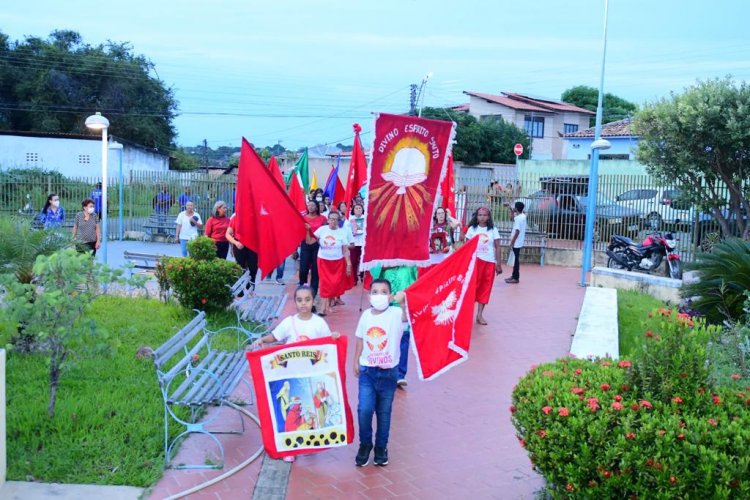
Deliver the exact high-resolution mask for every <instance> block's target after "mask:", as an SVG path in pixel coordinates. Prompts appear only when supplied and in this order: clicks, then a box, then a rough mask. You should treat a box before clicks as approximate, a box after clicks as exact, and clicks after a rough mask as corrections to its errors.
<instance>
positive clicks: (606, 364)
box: [601, 361, 612, 368]
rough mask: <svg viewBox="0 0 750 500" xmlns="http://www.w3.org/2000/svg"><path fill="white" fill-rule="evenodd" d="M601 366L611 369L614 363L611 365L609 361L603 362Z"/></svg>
mask: <svg viewBox="0 0 750 500" xmlns="http://www.w3.org/2000/svg"><path fill="white" fill-rule="evenodd" d="M601 365H602V366H606V367H607V368H609V367H610V366H612V363H610V362H609V361H602V363H601Z"/></svg>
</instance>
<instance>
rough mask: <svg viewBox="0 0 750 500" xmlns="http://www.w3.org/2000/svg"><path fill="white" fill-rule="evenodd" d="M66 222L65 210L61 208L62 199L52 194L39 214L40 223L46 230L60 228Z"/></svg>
mask: <svg viewBox="0 0 750 500" xmlns="http://www.w3.org/2000/svg"><path fill="white" fill-rule="evenodd" d="M64 222H65V209H64V208H63V207H61V206H60V197H59V196H57V195H56V194H54V193H52V194H51V195H49V196H47V202H46V203H45V204H44V208H43V209H42V212H41V213H40V214H39V223H40V224H41V225H42V227H43V228H44V229H51V228H53V227H60V226H62V225H63V223H64Z"/></svg>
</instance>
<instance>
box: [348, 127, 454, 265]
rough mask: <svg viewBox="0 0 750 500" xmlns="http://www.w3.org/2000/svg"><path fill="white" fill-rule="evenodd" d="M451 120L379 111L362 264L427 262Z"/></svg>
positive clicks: (447, 152)
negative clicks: (381, 112) (429, 118)
mask: <svg viewBox="0 0 750 500" xmlns="http://www.w3.org/2000/svg"><path fill="white" fill-rule="evenodd" d="M455 125H456V124H455V123H453V122H449V121H442V120H428V119H425V118H418V117H416V116H402V115H388V114H379V115H378V116H377V117H376V119H375V140H374V143H373V147H372V156H371V160H370V165H369V170H368V176H367V178H368V179H369V191H368V195H367V202H366V203H367V205H366V208H365V213H366V224H365V227H366V230H365V242H364V246H363V248H362V268H363V269H365V270H367V269H371V268H372V267H373V266H375V265H377V264H381V265H383V266H387V267H392V266H403V265H416V266H427V265H429V263H430V225H431V222H432V214H433V213H434V212H435V209H436V208H437V203H438V194H439V188H440V182H441V181H442V179H443V176H444V175H445V171H446V166H447V163H448V157H449V156H450V154H451V148H452V143H453V138H454V136H455Z"/></svg>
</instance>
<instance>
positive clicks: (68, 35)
mask: <svg viewBox="0 0 750 500" xmlns="http://www.w3.org/2000/svg"><path fill="white" fill-rule="evenodd" d="M153 69H154V65H153V63H151V62H150V61H149V60H147V59H146V58H145V57H144V56H141V55H135V54H133V52H132V48H131V46H130V45H129V44H128V43H116V42H107V43H106V44H103V45H97V46H91V45H88V44H85V43H83V40H82V38H81V36H80V35H79V34H78V33H76V32H75V31H53V32H52V33H51V34H50V36H49V38H48V39H47V40H42V39H41V38H37V37H27V38H26V39H25V40H23V41H21V42H19V41H17V42H14V43H10V42H9V40H8V37H7V36H6V35H4V34H2V33H0V128H4V129H11V130H35V131H43V132H68V133H85V132H87V130H86V127H85V125H84V121H85V119H86V116H88V115H90V114H92V113H93V112H94V111H101V112H102V114H103V115H105V116H106V117H107V118H108V119H109V121H110V133H112V134H114V135H117V136H120V137H123V138H125V139H128V140H130V141H133V142H136V143H138V144H142V145H144V146H149V147H153V148H157V149H163V150H166V149H170V147H171V146H173V143H174V138H175V129H174V126H173V124H172V120H173V119H174V117H175V115H176V112H177V101H176V100H175V98H174V94H173V91H172V89H170V88H167V87H165V85H164V83H163V82H162V81H160V80H159V79H158V78H155V77H153V76H151V75H150V73H151V71H152V70H153Z"/></svg>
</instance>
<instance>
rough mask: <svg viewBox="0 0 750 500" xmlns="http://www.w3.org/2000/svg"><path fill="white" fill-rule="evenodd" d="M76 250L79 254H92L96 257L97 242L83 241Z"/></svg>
mask: <svg viewBox="0 0 750 500" xmlns="http://www.w3.org/2000/svg"><path fill="white" fill-rule="evenodd" d="M76 250H78V251H79V252H81V253H83V252H91V256H92V257H95V256H96V242H95V241H81V242H78V244H77V245H76Z"/></svg>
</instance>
